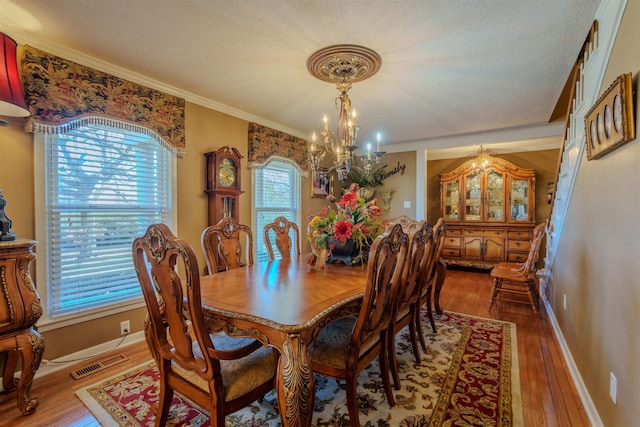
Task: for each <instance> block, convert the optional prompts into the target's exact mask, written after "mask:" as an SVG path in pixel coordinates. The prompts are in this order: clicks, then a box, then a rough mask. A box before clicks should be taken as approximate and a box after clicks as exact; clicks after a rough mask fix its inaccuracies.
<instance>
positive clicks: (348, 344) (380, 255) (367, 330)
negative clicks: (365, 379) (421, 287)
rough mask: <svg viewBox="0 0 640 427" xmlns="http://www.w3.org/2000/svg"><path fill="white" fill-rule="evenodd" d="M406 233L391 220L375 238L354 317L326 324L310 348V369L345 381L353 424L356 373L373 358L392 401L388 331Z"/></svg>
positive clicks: (404, 258) (355, 421)
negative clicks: (377, 362)
mask: <svg viewBox="0 0 640 427" xmlns="http://www.w3.org/2000/svg"><path fill="white" fill-rule="evenodd" d="M408 249H409V236H408V235H407V234H406V233H405V232H403V231H402V226H400V224H393V225H392V226H390V227H388V228H387V229H386V230H385V232H384V233H383V234H382V235H381V236H378V237H377V238H376V239H375V240H374V241H373V244H372V245H371V249H370V250H369V260H368V262H367V267H366V268H367V279H366V285H365V292H364V296H363V299H362V304H361V306H360V311H359V313H358V316H357V317H354V316H350V317H345V318H341V319H338V320H335V321H333V322H331V323H330V324H328V325H327V326H325V327H324V328H323V329H322V330H321V331H320V333H319V334H318V335H317V336H316V339H315V340H314V341H313V342H312V343H311V345H310V346H309V347H308V350H309V354H310V358H311V364H312V366H313V371H314V372H316V373H319V374H321V375H327V376H330V377H333V378H339V379H342V380H345V381H346V387H347V408H348V410H349V420H350V424H351V425H352V426H359V425H360V423H359V421H358V419H359V417H358V398H357V392H356V389H357V376H358V373H360V372H361V371H362V370H363V369H365V368H366V367H367V366H368V365H369V363H371V361H372V360H373V359H375V358H376V357H378V359H379V360H380V374H381V376H382V382H383V386H384V390H385V394H386V396H387V400H388V401H389V404H390V405H393V404H394V403H395V399H394V397H393V393H392V392H391V383H390V380H389V366H388V357H387V350H388V346H389V343H388V340H389V333H388V330H389V328H390V327H393V326H392V323H391V322H392V321H393V307H394V306H395V304H396V299H397V297H398V290H399V287H400V286H401V281H402V274H403V271H404V268H405V267H404V265H405V262H406V261H407V259H408V255H407V254H408Z"/></svg>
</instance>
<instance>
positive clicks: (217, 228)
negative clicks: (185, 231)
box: [201, 218, 253, 274]
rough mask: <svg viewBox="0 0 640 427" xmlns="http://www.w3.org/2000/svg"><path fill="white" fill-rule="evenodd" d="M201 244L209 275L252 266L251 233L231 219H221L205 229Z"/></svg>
mask: <svg viewBox="0 0 640 427" xmlns="http://www.w3.org/2000/svg"><path fill="white" fill-rule="evenodd" d="M242 240H244V260H245V262H243V250H242V249H243V243H242ZM201 243H202V250H203V252H204V255H205V259H206V260H207V268H208V270H209V274H214V273H217V272H218V271H219V270H220V269H224V270H231V269H234V268H238V267H244V266H245V265H252V264H253V232H252V231H251V228H249V227H248V226H246V225H244V224H240V223H239V222H237V221H236V220H235V219H233V218H223V219H221V220H220V222H218V223H217V224H216V225H211V226H209V227H207V228H205V229H204V231H203V232H202V236H201ZM220 264H221V265H220Z"/></svg>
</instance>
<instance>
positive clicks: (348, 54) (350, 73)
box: [307, 44, 382, 83]
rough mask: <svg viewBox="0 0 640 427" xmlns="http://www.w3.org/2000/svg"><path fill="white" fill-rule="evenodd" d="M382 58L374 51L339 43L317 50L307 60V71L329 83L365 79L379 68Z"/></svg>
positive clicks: (352, 81)
mask: <svg viewBox="0 0 640 427" xmlns="http://www.w3.org/2000/svg"><path fill="white" fill-rule="evenodd" d="M381 64H382V59H380V55H378V54H377V53H376V52H375V51H373V50H371V49H369V48H366V47H363V46H357V45H353V44H339V45H334V46H329V47H325V48H323V49H320V50H318V51H317V52H315V53H314V54H313V55H311V56H310V57H309V59H308V60H307V69H308V70H309V73H310V74H311V75H312V76H314V77H315V78H317V79H320V80H323V81H325V82H330V83H339V82H344V81H348V82H350V83H354V82H359V81H362V80H366V79H368V78H369V77H371V76H373V75H374V74H375V73H377V72H378V70H379V69H380V65H381Z"/></svg>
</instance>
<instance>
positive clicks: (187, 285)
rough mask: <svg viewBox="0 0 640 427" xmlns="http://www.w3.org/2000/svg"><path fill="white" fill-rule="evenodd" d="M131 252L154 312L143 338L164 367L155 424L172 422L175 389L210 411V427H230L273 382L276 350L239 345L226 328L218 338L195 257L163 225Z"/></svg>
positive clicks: (149, 231)
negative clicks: (230, 417) (232, 417)
mask: <svg viewBox="0 0 640 427" xmlns="http://www.w3.org/2000/svg"><path fill="white" fill-rule="evenodd" d="M132 252H133V263H134V266H135V269H136V274H137V275H138V280H139V282H140V287H141V288H142V294H143V295H144V300H145V303H146V306H147V310H148V314H147V319H146V321H145V338H146V340H147V345H148V347H149V350H150V352H151V354H152V355H153V357H154V359H155V361H156V365H157V368H158V371H159V382H160V387H159V392H160V393H159V396H158V397H159V399H158V407H157V408H156V421H155V425H156V426H165V425H166V424H167V417H168V414H169V407H170V405H171V400H172V398H173V394H174V391H176V392H178V393H180V394H181V395H183V396H185V397H186V398H188V399H190V400H192V401H193V402H195V403H196V404H198V405H200V406H201V407H202V408H204V409H206V410H208V411H209V412H210V422H211V425H212V426H216V427H222V426H224V422H225V415H227V414H230V413H233V412H235V411H237V410H239V409H241V408H244V407H245V406H247V405H248V404H250V403H251V402H253V401H255V400H256V399H258V398H260V397H262V396H264V394H265V393H267V392H268V391H270V390H271V389H272V388H273V387H274V377H275V369H276V357H275V354H274V351H273V350H272V349H270V348H267V347H264V346H262V345H261V344H260V345H257V346H256V345H248V346H243V347H241V348H238V347H237V344H238V341H239V340H241V339H239V338H233V337H227V336H226V335H224V334H223V333H218V334H215V336H216V339H214V338H213V336H214V335H212V334H210V332H209V329H208V326H207V325H206V323H205V321H204V315H203V312H202V303H201V300H200V276H199V269H198V262H197V259H196V255H195V253H194V251H193V249H192V248H191V246H189V244H188V243H187V242H185V241H183V240H180V239H178V238H177V237H176V236H174V235H173V233H172V232H171V230H170V229H169V227H167V226H166V225H165V224H154V225H151V226H149V228H148V229H147V231H146V233H145V234H144V235H143V236H142V237H138V238H136V239H135V240H134V241H133V247H132ZM180 273H182V274H183V275H184V276H183V277H184V280H182V277H181V274H180ZM187 319H188V320H187ZM224 337H226V339H225V338H224ZM247 341H249V342H251V341H253V340H251V339H247Z"/></svg>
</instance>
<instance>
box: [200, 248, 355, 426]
mask: <svg viewBox="0 0 640 427" xmlns="http://www.w3.org/2000/svg"><path fill="white" fill-rule="evenodd" d="M308 259H309V255H302V256H299V257H292V258H289V259H277V260H273V261H266V262H257V263H255V264H252V265H247V266H245V267H241V268H236V269H232V270H229V271H223V272H219V273H216V274H212V275H205V276H202V277H200V291H201V299H202V306H203V311H204V315H205V316H206V317H207V322H208V324H209V325H210V327H211V328H212V332H225V333H226V334H228V335H230V336H235V337H251V338H254V339H256V340H259V341H260V342H262V343H263V344H264V345H265V346H269V347H274V348H276V349H277V350H278V353H279V358H278V365H277V371H276V381H275V389H276V393H277V402H278V409H279V412H280V417H281V422H282V425H283V426H285V427H290V426H296V427H298V426H299V427H306V426H310V425H311V419H312V415H313V405H314V398H315V381H314V377H313V369H312V366H311V361H310V358H309V354H308V352H307V347H308V346H309V344H310V343H311V342H312V341H313V339H314V338H315V337H316V336H317V334H318V333H319V331H320V330H321V329H322V328H323V327H324V326H325V325H327V324H328V323H330V322H332V321H334V320H336V319H338V318H341V317H346V316H351V315H357V314H358V312H359V310H360V305H361V303H362V298H363V295H364V290H365V284H366V275H367V272H366V265H353V266H350V265H344V264H339V263H336V264H324V265H322V266H312V265H309V263H308V262H307V261H308Z"/></svg>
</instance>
